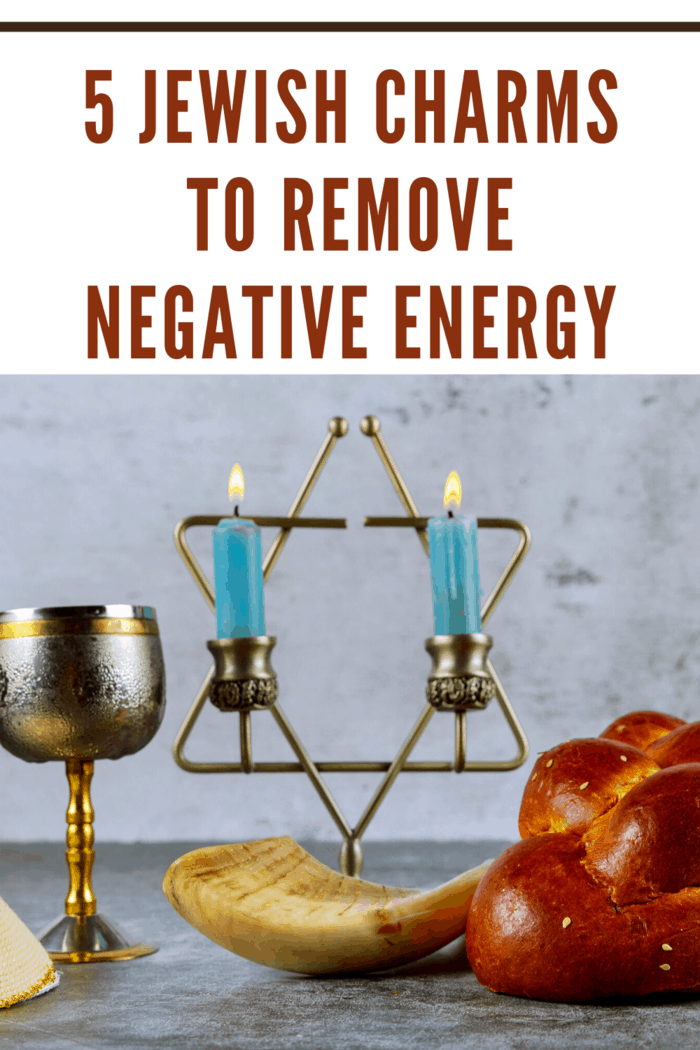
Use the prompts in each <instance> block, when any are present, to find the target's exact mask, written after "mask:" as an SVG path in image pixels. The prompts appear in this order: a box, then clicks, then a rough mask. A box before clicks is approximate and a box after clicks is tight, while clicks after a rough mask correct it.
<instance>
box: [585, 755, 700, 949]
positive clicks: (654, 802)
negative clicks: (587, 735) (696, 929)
mask: <svg viewBox="0 0 700 1050" xmlns="http://www.w3.org/2000/svg"><path fill="white" fill-rule="evenodd" d="M699 817H700V763H697V762H695V763H690V764H688V765H683V766H674V767H673V768H672V769H662V770H660V772H658V773H656V774H655V775H654V776H652V777H649V778H648V780H645V781H644V782H643V783H641V784H638V785H637V786H636V787H635V788H633V790H632V791H630V793H629V794H628V795H627V796H626V797H625V798H623V800H622V801H621V802H620V804H619V805H618V806H615V808H614V809H613V810H611V811H610V812H609V813H606V814H605V816H604V817H602V818H601V819H600V820H599V821H595V822H594V823H593V825H592V826H591V827H590V828H589V829H588V831H587V832H586V834H585V835H584V836H583V838H582V842H583V847H584V849H585V858H584V860H583V866H584V867H585V869H586V871H587V872H588V873H589V875H591V876H592V877H593V878H594V879H595V881H596V882H598V883H600V885H602V886H604V887H605V890H606V892H607V894H608V895H609V897H610V900H611V901H612V902H613V904H619V905H627V904H635V903H637V904H639V903H643V902H645V901H651V900H654V899H655V898H656V897H660V896H661V895H662V894H663V893H678V891H679V890H682V889H683V888H684V887H685V886H698V885H700V819H698V818H699ZM698 958H699V960H700V955H699V956H698Z"/></svg>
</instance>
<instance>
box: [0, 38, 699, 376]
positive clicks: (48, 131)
mask: <svg viewBox="0 0 700 1050" xmlns="http://www.w3.org/2000/svg"><path fill="white" fill-rule="evenodd" d="M699 41H700V36H699V35H698V33H697V32H693V31H692V30H685V31H681V30H679V31H676V32H671V33H669V32H663V31H657V32H634V31H627V32H604V31H595V32H583V31H569V32H547V31H544V30H543V31H540V32H521V31H520V32H519V31H507V32H499V31H492V32H473V31H460V30H459V27H455V28H453V29H451V30H450V31H429V30H426V31H423V32H419V33H417V32H410V31H400V29H399V30H397V31H394V32H392V33H388V32H373V31H371V27H369V28H368V30H367V31H364V32H348V31H337V32H334V31H325V32H316V31H313V30H312V29H309V30H307V31H305V32H288V31H286V32H280V31H276V32H265V31H258V32H227V31H223V30H222V31H214V32H189V33H178V32H138V31H134V32H129V33H124V32H114V31H112V32H98V31H93V32H80V31H74V32H41V33H36V32H19V33H18V32H10V31H7V30H5V31H4V32H2V33H0V47H1V48H2V52H1V61H0V90H1V93H2V94H1V97H2V99H3V103H2V114H3V143H4V157H5V162H4V164H3V170H2V174H1V175H0V180H1V183H2V197H3V202H4V207H3V236H2V254H3V282H2V288H3V295H2V298H3V319H4V325H3V328H4V333H3V339H2V344H1V347H2V348H1V352H0V371H2V372H3V373H6V374H9V373H26V372H44V373H73V374H75V373H83V374H87V375H95V374H102V375H117V374H119V375H123V374H148V373H158V374H175V375H183V374H191V373H198V374H226V375H238V374H241V375H242V374H255V373H257V374H260V373H277V374H316V373H327V374H338V375H341V374H348V375H353V374H379V373H384V374H386V373H389V374H401V373H426V374H427V373H432V374H452V373H465V374H474V373H513V374H515V373H520V374H537V373H557V372H562V373H564V372H566V373H598V374H620V373H623V374H630V373H697V372H698V371H700V369H699V367H698V363H697V362H698V353H697V351H698V349H699V340H698V334H697V325H696V323H695V315H696V305H695V300H696V282H697V265H696V262H695V242H696V240H697V236H698V231H699V228H700V221H699V220H700V215H699V206H698V195H697V193H695V192H694V188H695V183H696V181H697V176H696V171H697V156H698V137H699V136H698V125H697V117H696V110H697V78H696V75H695V70H696V68H697V58H698V44H699Z"/></svg>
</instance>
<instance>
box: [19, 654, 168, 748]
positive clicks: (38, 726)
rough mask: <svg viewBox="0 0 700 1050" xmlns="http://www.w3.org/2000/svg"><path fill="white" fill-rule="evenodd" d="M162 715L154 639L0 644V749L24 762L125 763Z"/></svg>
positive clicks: (162, 688) (161, 682)
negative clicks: (110, 760) (102, 760)
mask: <svg viewBox="0 0 700 1050" xmlns="http://www.w3.org/2000/svg"><path fill="white" fill-rule="evenodd" d="M164 708H165V669H164V666H163V654H162V650H161V645H160V638H159V637H158V636H157V635H135V636H134V635H127V634H87V635H74V636H58V637H28V638H2V639H0V744H2V746H3V747H5V748H6V749H7V750H8V751H11V752H12V754H13V755H17V757H18V758H22V759H24V760H25V761H26V762H47V761H51V760H65V759H69V758H79V759H98V758H113V759H116V758H121V757H122V756H124V755H131V754H133V753H134V752H135V751H139V750H140V749H141V748H142V747H145V745H146V744H147V743H148V742H149V740H151V738H152V737H153V736H154V734H155V732H156V730H157V729H158V726H159V725H160V723H161V721H162V718H163V712H164Z"/></svg>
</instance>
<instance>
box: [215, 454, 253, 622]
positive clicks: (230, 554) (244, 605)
mask: <svg viewBox="0 0 700 1050" xmlns="http://www.w3.org/2000/svg"><path fill="white" fill-rule="evenodd" d="M232 492H233V494H234V495H238V496H239V497H240V498H242V497H243V474H242V471H241V469H240V467H239V466H238V464H236V466H235V467H234V468H233V470H232V471H231V478H230V480H229V495H231V493H232ZM237 513H238V507H236V515H237ZM213 542H214V590H215V593H216V635H217V638H251V637H259V636H260V635H264V634H265V599H264V593H263V572H262V544H261V542H260V529H259V528H258V526H257V525H256V524H255V522H253V521H250V520H248V519H246V518H239V517H238V516H236V517H232V518H225V519H224V520H223V521H220V522H219V524H218V525H217V526H216V528H215V529H214V536H213Z"/></svg>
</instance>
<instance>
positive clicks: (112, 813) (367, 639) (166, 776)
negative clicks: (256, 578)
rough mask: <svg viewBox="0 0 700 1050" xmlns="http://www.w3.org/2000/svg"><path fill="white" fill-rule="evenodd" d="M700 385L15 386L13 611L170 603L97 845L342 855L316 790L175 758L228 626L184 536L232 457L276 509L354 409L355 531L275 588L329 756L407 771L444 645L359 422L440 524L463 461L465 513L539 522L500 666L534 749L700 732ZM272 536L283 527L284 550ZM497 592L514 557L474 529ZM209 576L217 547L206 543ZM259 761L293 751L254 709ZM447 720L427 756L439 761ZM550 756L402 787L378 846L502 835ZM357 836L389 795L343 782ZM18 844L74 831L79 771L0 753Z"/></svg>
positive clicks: (289, 564)
mask: <svg viewBox="0 0 700 1050" xmlns="http://www.w3.org/2000/svg"><path fill="white" fill-rule="evenodd" d="M699 410H700V378H698V377H691V378H673V377H663V376H661V377H610V378H607V377H577V378H564V377H546V378H544V379H543V378H537V379H528V378H517V377H516V378H511V377H501V376H497V377H476V378H469V377H449V378H442V377H420V378H419V377H401V378H389V377H360V378H338V377H330V376H319V377H316V378H312V377H300V378H284V377H269V376H263V377H259V378H258V377H255V378H227V377H214V378H211V379H208V378H206V377H190V378H183V379H179V378H170V377H142V378H116V379H105V378H96V379H91V378H88V377H70V376H67V377H52V376H44V377H4V378H3V381H2V387H1V388H0V434H1V436H2V446H1V447H2V459H1V461H0V478H1V482H2V494H3V508H4V513H3V514H2V517H1V519H0V541H1V545H2V553H3V569H2V575H1V577H0V606H2V607H3V608H15V607H23V606H40V605H68V604H81V603H93V602H132V603H147V604H153V605H155V607H156V609H157V611H158V616H159V620H160V624H161V631H162V637H163V646H164V651H165V658H166V667H167V673H168V707H167V713H166V717H165V721H164V724H163V726H162V728H161V730H160V732H159V734H158V736H157V737H156V739H155V740H154V741H153V742H152V743H151V744H150V745H149V746H148V747H147V748H146V749H145V750H143V751H142V752H141V753H139V754H138V755H136V756H133V757H131V758H127V759H123V760H121V761H119V762H116V763H112V762H101V763H98V765H97V770H96V776H95V780H94V802H95V808H96V811H97V821H96V833H97V835H98V837H101V838H103V839H118V840H125V841H129V840H137V839H144V840H149V839H153V840H164V839H170V838H178V839H185V838H190V839H209V840H218V841H228V840H230V841H233V840H240V839H246V838H259V837H264V836H267V835H273V834H282V833H289V834H292V835H293V836H295V837H297V838H303V837H306V838H309V837H318V838H334V837H335V836H336V831H335V828H334V826H333V825H332V823H331V821H330V819H329V817H328V816H327V815H326V812H325V810H324V809H323V807H322V805H321V803H320V802H319V800H318V799H317V798H316V796H315V794H314V792H313V790H312V788H311V786H310V785H309V783H308V782H307V781H306V779H305V778H303V777H301V776H293V775H286V776H280V775H274V776H272V775H271V776H267V777H263V776H255V777H243V776H216V775H214V776H195V775H191V774H187V773H184V772H182V771H181V770H180V769H178V768H177V767H176V765H175V764H174V762H173V760H172V757H171V752H170V749H171V745H172V742H173V738H174V736H175V733H176V731H177V729H178V727H179V726H180V724H181V722H182V720H183V718H184V716H185V713H186V712H187V710H188V708H189V706H190V704H191V703H192V700H193V698H194V696H195V693H196V691H197V689H198V687H199V684H200V682H201V680H202V678H203V676H204V674H205V673H206V671H207V669H208V667H209V660H210V657H209V653H208V652H207V650H206V648H205V642H206V640H207V639H208V638H210V637H213V635H214V633H215V632H214V626H213V625H214V620H213V617H212V615H211V614H210V612H209V611H208V609H207V607H206V605H205V602H204V600H203V599H202V597H201V595H200V594H199V592H198V591H197V589H196V587H195V585H194V584H193V582H192V580H191V578H190V577H189V575H188V573H187V571H186V569H185V567H184V565H183V564H182V562H181V561H180V559H179V557H178V555H177V553H176V551H175V548H174V545H173V541H172V530H173V527H174V525H175V523H176V522H177V521H178V519H179V518H181V517H184V516H185V515H188V514H193V513H217V512H221V513H226V512H227V507H228V503H227V498H226V483H227V478H228V472H229V470H230V467H231V465H232V463H233V462H234V460H239V461H240V462H241V463H242V464H243V467H244V470H245V471H246V478H247V485H248V495H247V498H246V504H245V506H246V507H247V508H248V509H249V510H250V511H253V510H254V511H257V512H258V513H268V514H276V513H284V512H286V510H287V509H288V507H289V504H290V503H291V501H292V499H293V497H294V495H295V493H296V491H297V488H298V486H299V484H300V482H301V480H302V479H303V477H304V475H305V473H306V470H307V468H308V466H309V464H310V463H311V461H312V459H313V457H314V455H315V453H316V451H317V449H318V447H319V445H320V443H321V441H322V439H323V436H324V433H325V430H326V425H327V421H328V419H329V418H330V417H331V416H333V415H336V414H342V415H345V416H346V417H347V418H348V420H349V422H350V433H349V434H348V436H347V437H346V438H345V439H343V441H341V442H340V443H339V445H338V446H337V448H336V450H335V452H334V453H333V456H332V458H331V460H330V462H329V465H328V467H327V469H326V471H325V473H324V475H323V477H322V479H321V481H320V482H319V484H318V486H317V488H316V490H315V491H314V494H313V496H312V498H311V500H310V501H309V504H308V507H307V511H308V513H310V514H320V515H338V516H341V515H342V516H347V518H348V521H349V529H348V531H347V532H346V533H340V532H327V533H306V534H302V533H301V532H298V533H297V534H295V535H294V536H293V537H292V539H291V540H290V542H289V544H288V546H287V549H286V550H285V552H284V555H283V557H282V559H281V561H280V562H279V565H278V567H277V569H276V570H275V572H274V574H273V576H272V577H271V579H270V583H269V586H268V588H267V595H266V601H267V618H268V632H269V633H274V634H276V635H277V637H278V647H277V650H276V654H275V665H276V668H277V671H278V674H279V678H280V683H281V703H282V704H283V706H284V709H285V711H286V713H287V715H288V717H289V719H290V720H291V722H292V724H293V725H294V726H295V727H296V729H297V730H298V731H299V733H300V735H301V736H302V739H303V740H304V742H305V743H306V745H307V747H308V749H309V751H310V752H311V754H312V756H314V757H316V758H353V759H359V758H383V759H386V758H391V757H393V754H394V753H395V752H396V750H397V749H398V747H399V745H400V743H401V741H402V740H403V738H404V737H405V735H406V734H407V732H408V730H409V729H410V727H411V725H412V724H413V722H414V720H415V718H416V717H417V715H418V713H419V712H420V710H421V708H422V705H423V703H424V700H423V695H424V693H423V691H424V686H425V677H426V673H427V670H428V659H427V656H426V654H425V652H424V651H423V641H424V639H425V638H426V637H427V636H428V635H429V634H431V633H432V630H431V628H432V624H431V604H430V586H429V576H428V565H427V559H426V558H425V556H424V554H423V552H422V550H421V548H420V546H419V544H418V542H417V540H416V538H415V536H414V535H413V534H412V533H410V532H408V531H406V532H389V531H383V530H369V529H363V528H362V518H363V516H364V515H365V514H382V513H385V514H392V513H400V512H401V510H400V506H399V503H398V500H397V499H396V496H395V494H394V492H393V489H392V488H391V485H390V484H389V481H388V479H387V477H386V475H385V473H384V471H383V468H382V467H381V464H380V462H379V459H378V457H377V456H376V454H375V452H374V450H373V448H372V446H371V443H370V442H369V441H368V440H367V439H366V438H365V437H363V436H362V435H361V434H360V432H359V429H358V424H359V421H360V419H361V418H362V416H363V415H365V414H366V413H368V412H373V413H376V414H377V415H378V416H379V417H380V418H381V420H382V429H383V433H384V435H385V438H386V440H387V443H388V445H389V447H390V449H391V451H392V453H393V455H394V457H395V459H396V461H397V464H398V465H399V468H400V469H401V471H402V472H403V474H404V477H405V479H406V481H407V483H408V485H409V487H410V490H411V492H412V494H413V496H414V499H415V501H416V503H417V504H418V507H419V509H420V511H421V512H422V513H439V512H440V510H441V500H442V487H443V484H444V481H445V477H446V475H447V473H448V471H449V470H451V469H457V470H459V471H460V473H461V475H462V479H463V482H464V486H465V492H466V497H465V505H466V507H471V508H473V509H474V510H475V511H476V512H477V513H478V514H480V515H482V516H495V515H499V516H501V515H503V516H513V517H520V518H522V519H523V520H524V521H526V522H527V523H528V524H529V526H530V528H531V529H532V534H533V546H532V551H531V553H530V555H529V556H528V559H527V560H526V562H525V565H524V567H523V569H522V570H521V572H520V574H519V576H518V577H517V578H516V580H515V582H514V583H513V586H512V588H511V590H510V591H509V592H508V594H507V595H506V597H505V598H504V600H503V603H502V605H501V607H499V609H498V610H497V612H496V614H495V615H494V617H493V619H492V621H491V624H490V630H491V632H492V634H493V636H494V650H493V661H494V665H495V666H496V669H497V670H498V671H499V673H500V676H501V678H502V680H503V682H504V685H505V686H506V689H507V691H508V693H509V696H510V698H511V700H512V702H513V704H514V706H515V707H516V709H517V712H518V714H519V716H520V718H521V720H522V722H523V724H524V726H525V729H526V731H527V733H528V735H529V738H530V743H531V754H532V755H533V756H534V755H535V754H536V752H538V751H542V750H545V749H546V748H548V747H550V746H551V745H553V744H555V743H557V742H559V741H561V740H564V739H566V738H569V737H572V736H580V735H584V736H585V735H591V734H597V733H599V732H600V731H601V730H602V729H603V727H604V726H605V725H606V724H607V723H608V722H610V721H611V720H612V719H613V718H615V717H617V716H618V715H621V714H623V713H624V712H625V711H627V710H632V709H635V708H640V707H656V708H659V709H662V710H668V711H671V712H673V713H674V714H677V715H680V716H682V717H684V718H687V719H695V718H697V717H699V706H700V705H699V704H698V695H697V694H698V686H697V677H698V671H699V669H700V668H699V665H700V648H698V645H697V643H698V640H699V639H700V616H699V615H698V613H699V602H698V599H699V598H700V576H699V575H698V570H697V566H698V562H699V560H700V559H699V555H700V539H699V529H698V523H699V522H700V490H699V488H698V480H699V477H700V468H699V467H698V455H697V449H698V445H699V439H700V424H699V419H700V416H699ZM271 538H272V533H268V534H267V535H266V542H269V540H270V539H271ZM480 544H481V560H482V572H483V577H484V588H485V589H486V588H487V587H489V585H490V584H492V583H493V582H494V581H495V579H496V577H497V575H498V573H499V572H500V570H501V568H502V567H503V565H504V564H505V561H506V560H507V558H508V556H509V553H510V551H511V549H512V547H513V545H514V539H513V537H512V535H511V534H507V533H504V534H502V535H501V534H495V533H490V534H486V533H483V532H482V534H481V537H480ZM193 545H194V546H195V548H196V551H197V553H198V554H199V555H200V556H201V559H202V563H203V564H205V565H206V566H207V568H209V567H210V557H211V556H210V538H209V533H208V532H203V534H202V535H201V536H200V537H196V538H195V540H194V541H193ZM468 721H469V757H472V758H477V757H490V756H493V757H507V756H509V755H510V754H511V753H512V752H513V750H514V745H513V743H512V741H511V739H510V737H509V733H508V730H507V728H505V723H504V722H503V720H502V717H501V715H500V712H499V711H498V709H497V708H496V707H495V706H493V707H492V708H490V709H489V710H488V711H486V712H480V713H475V714H474V715H472V716H470V717H469V720H468ZM237 734H238V727H237V720H236V719H235V717H232V716H226V715H222V714H220V713H219V712H217V711H216V710H214V709H213V708H211V707H210V706H208V707H207V709H206V711H205V714H204V716H203V717H202V720H201V722H200V724H199V726H198V728H197V729H196V731H195V734H194V736H193V738H192V741H191V744H190V747H189V754H190V757H192V758H197V759H205V758H212V759H227V758H229V759H234V760H235V759H237V754H238V751H237ZM254 744H255V757H256V758H257V759H260V760H262V759H265V758H270V759H274V758H286V757H287V756H288V754H289V752H288V748H287V745H286V744H285V742H284V740H283V739H282V738H281V736H280V734H279V731H278V730H277V728H276V726H275V725H274V723H273V722H272V719H271V718H270V717H269V716H267V715H263V714H259V715H255V716H254ZM451 749H452V719H451V718H450V717H448V716H436V717H435V718H434V719H433V722H432V723H431V725H430V727H429V730H428V732H427V733H426V736H425V739H424V742H422V743H421V745H420V746H419V748H418V750H417V752H416V757H425V758H430V757H435V758H443V757H444V758H447V757H449V756H450V754H451ZM532 761H533V759H532V758H530V759H529V760H528V763H527V764H526V765H525V766H524V767H523V768H521V769H520V770H518V771H516V772H511V773H506V774H470V775H465V776H461V777H459V778H458V777H456V776H454V775H430V776H427V775H423V774H414V775H405V776H403V777H401V778H400V779H399V781H398V783H397V784H396V786H395V788H394V789H393V792H392V793H391V795H390V796H389V798H388V800H387V801H386V802H385V804H384V806H383V807H382V809H381V810H380V811H379V814H378V816H377V818H376V821H375V822H374V824H373V825H372V826H371V829H370V833H369V835H370V836H371V837H374V838H388V839H390V838H401V839H406V838H417V839H425V838H430V837H435V838H439V839H457V838H462V837H467V838H489V837H490V838H510V837H515V836H516V834H517V831H516V828H517V823H516V821H517V810H518V805H519V799H520V795H521V792H522V789H523V785H524V783H525V779H526V777H527V775H528V771H529V769H530V768H531V766H532ZM328 779H329V782H330V783H331V786H332V788H333V789H334V791H335V792H336V795H337V798H338V800H339V802H340V803H341V805H342V806H343V808H344V809H345V810H346V812H347V815H348V818H349V819H350V821H351V822H354V820H355V819H356V818H357V816H358V814H359V813H360V812H361V810H362V808H363V806H364V804H365V801H366V799H367V798H368V797H369V794H370V793H371V791H372V789H373V786H374V784H375V783H376V782H377V778H376V777H374V776H369V775H368V776H365V775H357V776H344V775H337V776H330V777H329V778H328ZM0 787H1V790H2V797H3V806H2V836H3V837H4V838H6V839H14V840H17V839H20V840H31V839H59V838H61V837H62V836H63V828H64V825H63V821H64V811H65V804H66V798H67V790H66V786H65V779H64V777H63V773H62V770H61V767H60V766H58V765H56V764H48V765H45V766H31V765H26V764H24V763H22V762H21V761H19V760H18V759H15V758H14V757H13V756H11V755H9V754H7V753H4V752H3V753H2V754H1V755H0Z"/></svg>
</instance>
